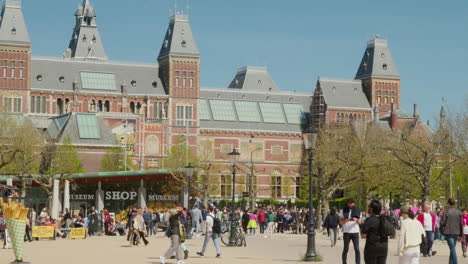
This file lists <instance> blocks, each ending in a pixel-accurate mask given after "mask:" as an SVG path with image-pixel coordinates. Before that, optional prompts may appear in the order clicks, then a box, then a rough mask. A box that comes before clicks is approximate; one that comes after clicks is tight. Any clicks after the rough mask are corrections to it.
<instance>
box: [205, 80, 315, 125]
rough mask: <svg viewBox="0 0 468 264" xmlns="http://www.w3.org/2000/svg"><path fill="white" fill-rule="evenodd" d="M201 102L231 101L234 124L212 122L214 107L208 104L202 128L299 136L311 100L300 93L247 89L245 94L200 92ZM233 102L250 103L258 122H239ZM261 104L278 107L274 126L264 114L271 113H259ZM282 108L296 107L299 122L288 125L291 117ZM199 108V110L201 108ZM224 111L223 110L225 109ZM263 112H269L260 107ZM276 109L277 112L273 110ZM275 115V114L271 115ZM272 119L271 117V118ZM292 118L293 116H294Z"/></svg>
mask: <svg viewBox="0 0 468 264" xmlns="http://www.w3.org/2000/svg"><path fill="white" fill-rule="evenodd" d="M200 100H206V101H207V102H210V101H216V100H223V102H224V101H228V102H232V105H233V107H232V108H231V109H232V111H234V113H233V116H234V121H223V120H215V118H214V116H213V108H212V105H211V104H210V103H208V104H207V110H208V111H209V113H208V115H206V116H207V117H208V118H206V119H201V120H200V128H201V129H222V130H241V131H271V132H291V133H301V131H303V129H304V128H305V127H306V125H307V122H308V119H309V118H308V115H309V107H310V103H311V101H312V98H311V96H310V95H309V94H300V93H294V92H286V91H276V92H270V93H261V92H252V91H250V90H248V89H247V90H246V91H244V90H243V89H239V90H238V89H227V88H223V89H208V88H202V89H201V96H200ZM235 102H251V103H254V105H255V108H256V111H257V113H259V115H260V120H259V121H240V118H239V115H240V114H241V112H240V111H239V109H237V106H236V104H235ZM262 103H277V104H279V105H280V107H279V109H277V111H279V112H277V114H278V116H279V117H281V120H276V121H275V122H277V123H272V122H266V121H265V115H266V114H268V115H269V114H271V113H264V112H262V107H261V104H262ZM285 105H288V106H295V105H297V106H299V107H300V108H301V110H302V113H299V114H298V115H299V116H298V117H297V118H299V119H300V120H301V122H300V123H295V122H291V119H292V118H291V116H289V117H290V118H289V119H288V113H287V110H286V107H285ZM200 109H201V107H200ZM225 110H226V109H225ZM263 110H268V109H266V108H263ZM275 110H276V109H275ZM244 114H246V113H244ZM273 116H274V115H273ZM270 118H271V116H270ZM293 118H294V117H293Z"/></svg>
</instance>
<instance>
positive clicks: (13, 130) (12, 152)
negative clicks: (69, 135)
mask: <svg viewBox="0 0 468 264" xmlns="http://www.w3.org/2000/svg"><path fill="white" fill-rule="evenodd" d="M0 145H1V147H0V149H1V150H0V173H1V174H7V175H11V176H16V177H18V178H20V179H21V183H22V196H23V197H24V196H25V195H26V193H25V191H26V182H25V181H24V178H25V177H26V176H30V175H32V174H35V173H37V172H38V170H39V166H40V155H39V153H38V152H39V151H38V150H40V149H42V148H43V145H44V141H43V137H42V134H41V133H40V132H39V131H38V130H37V129H36V128H35V127H34V126H33V124H32V123H31V122H30V121H29V119H27V118H24V117H23V116H21V115H7V114H0Z"/></svg>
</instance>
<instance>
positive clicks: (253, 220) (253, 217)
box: [247, 212, 258, 235]
mask: <svg viewBox="0 0 468 264" xmlns="http://www.w3.org/2000/svg"><path fill="white" fill-rule="evenodd" d="M257 222H258V218H257V213H256V212H253V213H249V224H248V225H247V229H249V232H250V234H251V235H252V234H254V235H255V231H256V230H257Z"/></svg>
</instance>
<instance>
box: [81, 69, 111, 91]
mask: <svg viewBox="0 0 468 264" xmlns="http://www.w3.org/2000/svg"><path fill="white" fill-rule="evenodd" d="M80 77H81V83H82V86H83V89H94V90H116V89H117V85H116V82H115V75H114V74H113V73H100V72H80Z"/></svg>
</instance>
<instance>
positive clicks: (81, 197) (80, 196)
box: [70, 194, 95, 201]
mask: <svg viewBox="0 0 468 264" xmlns="http://www.w3.org/2000/svg"><path fill="white" fill-rule="evenodd" d="M70 200H74V201H87V200H95V196H94V194H70Z"/></svg>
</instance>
